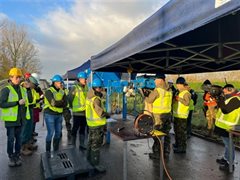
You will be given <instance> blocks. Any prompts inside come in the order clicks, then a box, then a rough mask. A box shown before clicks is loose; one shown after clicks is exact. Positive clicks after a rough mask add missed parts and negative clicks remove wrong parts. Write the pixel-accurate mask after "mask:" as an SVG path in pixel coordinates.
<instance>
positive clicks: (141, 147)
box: [0, 122, 240, 180]
mask: <svg viewBox="0 0 240 180" xmlns="http://www.w3.org/2000/svg"><path fill="white" fill-rule="evenodd" d="M36 129H37V130H36V131H37V132H38V133H39V135H38V136H37V139H38V141H37V144H38V147H39V148H38V150H37V151H35V152H34V154H33V155H31V156H28V157H22V158H23V165H22V166H21V167H14V168H10V167H8V165H7V163H8V157H7V152H6V151H7V150H6V149H7V145H6V144H7V143H6V141H7V138H6V130H5V128H4V123H3V122H0V167H1V171H0V180H42V179H44V176H43V173H42V168H41V163H40V161H41V153H43V152H44V151H45V137H46V133H47V132H46V126H43V125H42V122H39V123H38V124H37V127H36ZM173 139H174V138H173V136H172V140H173ZM172 142H174V140H173V141H172ZM152 143H153V141H152V139H142V140H135V141H129V142H128V148H127V149H128V150H127V165H128V174H127V178H128V179H129V180H157V179H158V180H159V179H160V178H159V161H157V160H151V159H149V157H148V153H150V152H151V146H152ZM61 148H69V145H68V140H67V134H66V128H65V125H64V123H63V137H62V141H61ZM223 150H224V147H223V146H222V145H219V144H215V143H212V142H208V141H206V140H204V139H200V138H198V137H194V136H192V137H191V138H190V139H189V140H188V146H187V153H186V154H174V153H173V152H171V154H170V157H169V159H168V160H166V164H167V168H168V171H169V173H170V175H171V177H172V179H174V180H175V179H176V180H239V179H240V163H239V162H240V153H239V152H236V158H235V171H234V172H233V173H231V174H230V173H227V172H223V171H220V170H219V169H218V166H219V165H218V164H217V163H216V158H217V156H218V155H221V154H222V152H223ZM101 162H102V163H103V164H104V165H105V166H106V167H107V171H106V173H104V174H95V175H93V176H91V177H88V176H87V175H81V176H76V179H86V180H101V179H102V180H122V179H123V141H122V140H121V139H119V138H117V137H116V136H114V135H111V143H110V144H106V145H104V146H103V148H102V152H101ZM165 179H167V178H166V177H165Z"/></svg>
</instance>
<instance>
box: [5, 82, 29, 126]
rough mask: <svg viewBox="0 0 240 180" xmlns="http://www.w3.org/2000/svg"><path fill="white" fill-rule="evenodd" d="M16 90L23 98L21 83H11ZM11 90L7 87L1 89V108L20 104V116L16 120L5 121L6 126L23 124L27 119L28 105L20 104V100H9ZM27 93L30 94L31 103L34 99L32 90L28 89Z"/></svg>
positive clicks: (20, 97)
mask: <svg viewBox="0 0 240 180" xmlns="http://www.w3.org/2000/svg"><path fill="white" fill-rule="evenodd" d="M9 85H11V86H12V87H13V88H14V89H15V91H16V92H17V94H18V97H19V99H22V94H21V91H20V85H13V84H12V83H9ZM9 92H10V90H9V89H8V88H7V87H4V88H3V89H2V90H1V93H0V107H1V108H10V107H14V106H19V108H18V117H17V121H15V122H5V127H13V126H21V125H22V124H23V123H24V121H25V120H26V107H25V105H19V103H18V101H16V102H8V96H9ZM27 95H28V101H29V103H31V102H32V101H33V97H32V93H31V90H30V89H29V88H28V89H27Z"/></svg>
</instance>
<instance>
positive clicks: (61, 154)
mask: <svg viewBox="0 0 240 180" xmlns="http://www.w3.org/2000/svg"><path fill="white" fill-rule="evenodd" d="M57 155H58V156H59V157H60V159H68V156H67V154H66V153H59V154H57Z"/></svg>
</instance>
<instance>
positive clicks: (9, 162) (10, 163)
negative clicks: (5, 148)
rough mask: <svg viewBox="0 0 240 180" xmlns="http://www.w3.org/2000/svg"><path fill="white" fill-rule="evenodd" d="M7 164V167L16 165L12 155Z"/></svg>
mask: <svg viewBox="0 0 240 180" xmlns="http://www.w3.org/2000/svg"><path fill="white" fill-rule="evenodd" d="M8 166H9V167H15V166H16V163H15V160H14V157H10V158H9V161H8Z"/></svg>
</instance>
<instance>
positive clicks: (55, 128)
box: [44, 113, 63, 142]
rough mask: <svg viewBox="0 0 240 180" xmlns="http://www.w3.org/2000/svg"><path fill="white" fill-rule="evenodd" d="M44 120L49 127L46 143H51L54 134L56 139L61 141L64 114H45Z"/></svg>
mask: <svg viewBox="0 0 240 180" xmlns="http://www.w3.org/2000/svg"><path fill="white" fill-rule="evenodd" d="M44 119H45V122H46V126H47V137H46V141H47V142H51V141H52V137H53V133H55V134H54V139H60V135H61V131H62V121H63V118H62V114H59V115H53V114H47V113H45V114H44Z"/></svg>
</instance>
